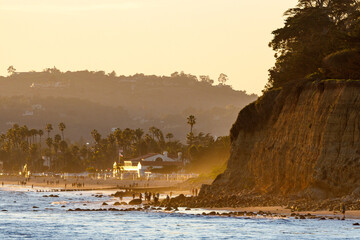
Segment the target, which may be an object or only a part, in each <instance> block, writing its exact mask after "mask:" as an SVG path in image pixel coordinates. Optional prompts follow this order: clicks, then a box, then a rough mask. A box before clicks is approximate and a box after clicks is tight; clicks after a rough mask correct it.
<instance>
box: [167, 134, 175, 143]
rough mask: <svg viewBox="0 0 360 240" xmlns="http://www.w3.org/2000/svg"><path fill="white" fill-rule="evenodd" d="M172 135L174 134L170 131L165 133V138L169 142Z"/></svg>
mask: <svg viewBox="0 0 360 240" xmlns="http://www.w3.org/2000/svg"><path fill="white" fill-rule="evenodd" d="M173 137H174V134H172V133H168V134H166V139H168V141H169V142H170V140H171V139H172V138H173Z"/></svg>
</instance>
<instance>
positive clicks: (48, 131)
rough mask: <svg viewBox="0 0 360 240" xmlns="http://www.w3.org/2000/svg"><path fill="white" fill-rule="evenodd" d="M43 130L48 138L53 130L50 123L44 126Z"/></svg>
mask: <svg viewBox="0 0 360 240" xmlns="http://www.w3.org/2000/svg"><path fill="white" fill-rule="evenodd" d="M45 130H46V131H47V133H48V138H49V137H50V132H51V131H52V130H53V127H52V125H51V123H48V124H46V127H45Z"/></svg>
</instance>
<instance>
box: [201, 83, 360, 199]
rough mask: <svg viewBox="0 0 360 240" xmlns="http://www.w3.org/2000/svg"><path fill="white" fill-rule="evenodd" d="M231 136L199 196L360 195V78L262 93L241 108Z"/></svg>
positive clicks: (314, 197)
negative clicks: (218, 170) (225, 156)
mask: <svg viewBox="0 0 360 240" xmlns="http://www.w3.org/2000/svg"><path fill="white" fill-rule="evenodd" d="M230 136H231V144H232V146H231V154H230V158H229V160H228V165H227V169H226V170H225V172H224V173H223V174H220V175H219V176H218V177H217V178H216V179H215V180H214V182H213V183H212V184H211V185H203V187H202V189H201V192H200V195H202V196H206V195H209V194H210V195H212V196H215V195H218V196H219V195H221V196H224V195H228V196H230V195H241V194H248V193H254V194H257V195H258V194H260V195H273V196H281V197H300V198H311V199H326V198H333V197H341V196H346V195H351V194H357V195H359V194H360V81H350V80H349V81H346V80H343V81H340V80H325V81H317V82H304V83H301V84H298V85H297V86H292V87H284V88H282V89H278V90H271V91H268V92H265V94H264V95H263V96H262V97H260V98H259V99H258V100H257V101H255V102H253V103H251V104H249V105H248V106H246V107H245V108H244V109H242V110H241V111H240V113H239V115H238V118H237V120H236V122H235V123H234V124H233V126H232V128H231V130H230Z"/></svg>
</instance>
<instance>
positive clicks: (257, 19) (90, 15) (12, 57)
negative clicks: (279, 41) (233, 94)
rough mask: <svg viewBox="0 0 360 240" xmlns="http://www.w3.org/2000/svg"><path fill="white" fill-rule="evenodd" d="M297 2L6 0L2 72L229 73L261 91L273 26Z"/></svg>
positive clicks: (1, 1) (0, 22)
mask: <svg viewBox="0 0 360 240" xmlns="http://www.w3.org/2000/svg"><path fill="white" fill-rule="evenodd" d="M296 2H297V1H296V0H257V1H254V0H247V1H245V0H0V31H1V34H0V54H1V57H0V75H3V76H5V75H7V71H6V69H7V68H8V66H10V65H14V67H15V68H16V69H17V70H18V71H30V70H35V71H41V70H43V69H44V68H47V67H53V66H56V67H57V68H59V69H60V70H62V71H67V70H84V69H88V70H94V71H96V70H104V71H105V72H111V71H112V70H115V71H116V73H117V74H121V75H130V74H135V73H145V74H156V75H170V74H171V73H172V72H175V71H179V72H180V71H184V72H185V73H191V74H194V75H210V76H211V77H212V78H213V79H215V80H217V77H218V76H219V74H220V73H225V74H227V75H228V76H229V78H230V81H229V84H230V85H232V86H233V87H234V88H235V89H241V90H246V91H247V92H249V93H260V92H261V90H262V89H263V87H264V85H265V83H266V81H267V77H268V76H267V74H268V73H267V70H268V69H269V68H270V67H271V66H272V65H273V63H274V57H273V55H274V53H273V52H272V50H271V49H270V48H269V47H268V46H267V44H268V42H269V41H270V40H271V38H272V36H271V31H273V30H274V29H276V28H279V27H281V26H283V21H284V18H283V12H284V11H285V10H286V9H288V8H290V7H293V6H295V5H296Z"/></svg>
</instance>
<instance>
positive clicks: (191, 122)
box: [187, 115, 196, 133]
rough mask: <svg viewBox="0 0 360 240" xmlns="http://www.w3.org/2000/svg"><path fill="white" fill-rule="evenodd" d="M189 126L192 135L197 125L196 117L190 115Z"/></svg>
mask: <svg viewBox="0 0 360 240" xmlns="http://www.w3.org/2000/svg"><path fill="white" fill-rule="evenodd" d="M187 124H189V125H190V133H192V132H193V131H192V130H193V126H194V125H195V124H196V118H195V117H194V115H190V116H189V117H188V118H187Z"/></svg>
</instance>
